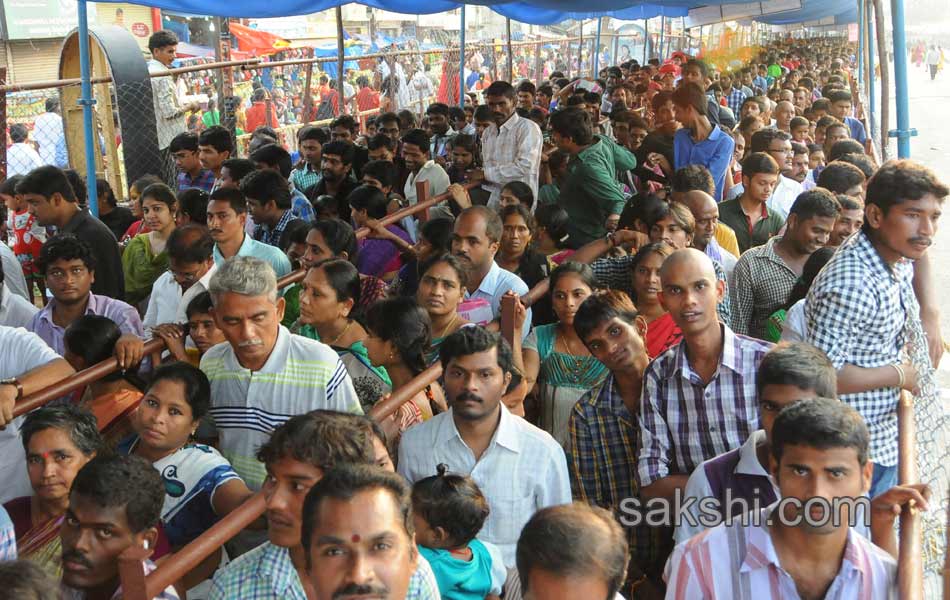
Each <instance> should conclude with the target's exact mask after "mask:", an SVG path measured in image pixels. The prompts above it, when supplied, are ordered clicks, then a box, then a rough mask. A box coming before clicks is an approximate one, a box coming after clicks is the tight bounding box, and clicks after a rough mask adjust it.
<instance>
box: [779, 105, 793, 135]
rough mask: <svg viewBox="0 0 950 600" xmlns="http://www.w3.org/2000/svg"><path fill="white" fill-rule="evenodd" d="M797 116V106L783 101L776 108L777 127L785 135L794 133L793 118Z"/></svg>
mask: <svg viewBox="0 0 950 600" xmlns="http://www.w3.org/2000/svg"><path fill="white" fill-rule="evenodd" d="M794 116H795V105H794V104H792V103H791V102H789V101H788V100H782V101H781V102H779V103H778V106H776V107H775V127H776V128H777V129H779V130H780V131H784V132H785V133H789V134H790V133H792V117H794Z"/></svg>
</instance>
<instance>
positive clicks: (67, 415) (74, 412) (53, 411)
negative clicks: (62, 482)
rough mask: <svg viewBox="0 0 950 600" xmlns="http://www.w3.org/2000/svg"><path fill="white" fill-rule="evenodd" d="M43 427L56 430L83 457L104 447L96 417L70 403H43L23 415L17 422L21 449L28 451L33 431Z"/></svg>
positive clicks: (41, 429)
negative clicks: (60, 432) (21, 443)
mask: <svg viewBox="0 0 950 600" xmlns="http://www.w3.org/2000/svg"><path fill="white" fill-rule="evenodd" d="M47 429H59V430H61V431H63V432H65V433H66V434H67V435H69V440H70V441H71V442H72V443H73V445H74V446H76V448H77V449H78V450H79V451H80V452H82V453H83V454H84V455H85V456H92V455H93V454H96V453H97V452H99V451H101V450H102V449H103V448H104V447H105V442H104V441H103V439H102V434H100V433H99V426H98V423H97V421H96V416H95V415H94V414H92V413H91V412H90V411H89V409H86V408H81V407H79V406H76V405H73V404H59V405H50V404H48V405H46V406H43V407H40V408H38V409H36V410H34V411H32V412H29V413H27V414H26V418H25V419H23V423H22V424H21V425H20V440H21V441H22V442H23V449H24V450H25V451H29V446H30V439H31V438H32V437H33V435H34V434H36V433H39V432H40V431H45V430H47Z"/></svg>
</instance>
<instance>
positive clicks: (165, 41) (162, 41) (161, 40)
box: [148, 29, 178, 52]
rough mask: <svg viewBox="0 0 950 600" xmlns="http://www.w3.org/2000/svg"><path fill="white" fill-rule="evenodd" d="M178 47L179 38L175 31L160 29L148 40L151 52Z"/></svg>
mask: <svg viewBox="0 0 950 600" xmlns="http://www.w3.org/2000/svg"><path fill="white" fill-rule="evenodd" d="M176 45H178V36H177V35H175V32H174V31H169V30H167V29H160V30H158V31H156V32H155V33H153V34H152V35H150V36H149V38H148V50H149V52H151V51H153V50H158V49H159V48H165V47H168V46H176Z"/></svg>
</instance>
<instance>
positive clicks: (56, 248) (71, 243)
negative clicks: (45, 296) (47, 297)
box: [36, 233, 96, 275]
mask: <svg viewBox="0 0 950 600" xmlns="http://www.w3.org/2000/svg"><path fill="white" fill-rule="evenodd" d="M58 260H81V261H82V263H83V264H84V265H86V268H87V269H89V270H90V271H95V270H96V257H95V255H93V253H92V249H91V248H90V247H89V244H87V243H86V242H85V241H84V240H81V239H79V238H78V237H76V236H75V235H73V234H71V233H61V234H59V235H56V236H53V237H52V238H50V239H48V240H47V241H46V243H45V244H43V247H42V248H40V256H39V258H38V259H37V260H36V262H37V266H38V267H39V268H40V272H42V273H43V274H44V275H45V274H46V271H47V269H49V267H50V265H51V264H52V263H54V262H56V261H58Z"/></svg>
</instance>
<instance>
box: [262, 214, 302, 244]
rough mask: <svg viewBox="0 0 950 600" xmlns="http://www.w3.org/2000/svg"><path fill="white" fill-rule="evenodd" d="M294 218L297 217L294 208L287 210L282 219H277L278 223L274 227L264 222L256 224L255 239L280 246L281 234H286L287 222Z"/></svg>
mask: <svg viewBox="0 0 950 600" xmlns="http://www.w3.org/2000/svg"><path fill="white" fill-rule="evenodd" d="M294 219H296V217H295V216H294V212H293V211H292V210H285V211H284V214H283V215H282V216H281V217H280V221H277V225H276V226H274V228H273V229H271V228H270V227H267V226H266V225H264V224H262V223H259V224H257V225H255V226H254V239H255V240H257V241H258V242H264V243H265V244H267V245H269V246H274V247H279V246H280V236H282V235H284V229H286V228H287V223H290V222H291V221H293V220H294Z"/></svg>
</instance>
